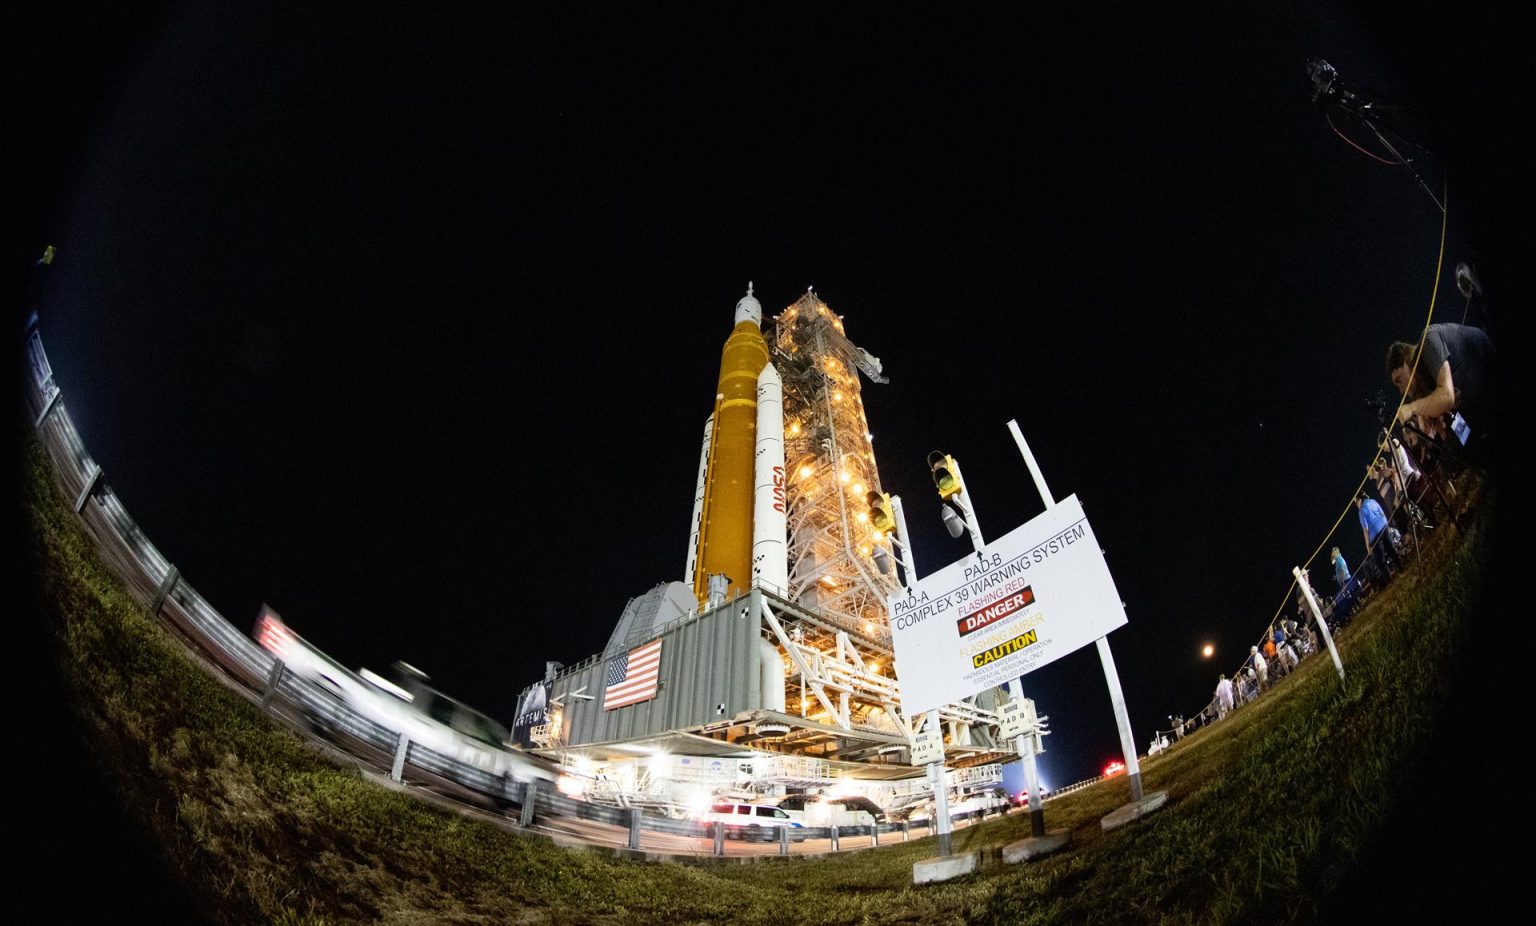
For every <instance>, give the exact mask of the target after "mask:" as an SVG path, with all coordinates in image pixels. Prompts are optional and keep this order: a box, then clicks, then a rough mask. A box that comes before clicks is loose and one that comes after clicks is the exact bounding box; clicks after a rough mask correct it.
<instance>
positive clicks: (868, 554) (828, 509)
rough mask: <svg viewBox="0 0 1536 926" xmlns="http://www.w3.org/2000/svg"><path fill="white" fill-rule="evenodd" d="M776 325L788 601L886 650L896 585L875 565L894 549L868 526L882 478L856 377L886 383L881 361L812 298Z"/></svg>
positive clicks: (810, 295)
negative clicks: (877, 556) (881, 550)
mask: <svg viewBox="0 0 1536 926" xmlns="http://www.w3.org/2000/svg"><path fill="white" fill-rule="evenodd" d="M774 323H775V329H776V333H775V337H774V364H775V365H776V366H777V367H778V370H779V375H780V376H781V377H782V379H783V382H784V462H785V469H786V472H787V475H788V487H787V495H788V500H789V517H788V525H787V535H788V536H787V542H788V551H787V558H788V564H789V588H788V589H787V592H788V595H787V597H789V598H790V599H792V600H794V601H796V602H798V603H800V604H802V605H804V606H806V607H807V608H811V609H814V610H815V611H818V612H819V613H821V614H822V615H824V616H825V617H827V618H828V619H830V620H831V621H832V622H834V623H836V624H838V625H839V626H840V627H842V629H844V630H851V631H854V632H856V633H861V634H862V635H865V636H873V637H874V638H875V639H876V640H878V641H879V642H881V643H882V644H884V645H885V646H887V647H889V645H890V639H891V637H890V628H889V627H888V626H887V624H886V620H887V617H886V605H885V602H886V599H887V598H888V597H889V596H890V594H891V593H892V592H893V591H895V589H896V581H895V579H894V578H892V577H890V576H888V575H885V574H883V573H881V571H880V570H879V569H878V568H877V567H876V565H875V560H874V553H875V549H876V547H877V546H880V545H883V544H888V543H889V541H888V539H887V538H885V537H883V536H881V534H880V533H879V532H878V531H876V530H875V529H874V528H873V527H872V526H871V525H870V523H869V509H868V504H867V502H866V501H865V499H866V497H867V496H868V493H870V492H871V491H875V492H878V491H880V472H879V469H878V468H877V467H876V466H875V451H874V447H873V444H872V440H873V438H872V436H871V434H870V432H869V422H868V421H867V420H866V419H865V417H864V401H863V395H862V391H861V389H860V383H859V375H858V374H859V371H861V370H862V371H863V372H864V374H865V375H866V376H868V377H869V378H870V379H871V380H872V381H874V382H877V383H884V382H886V380H885V379H884V378H883V377H882V376H881V375H880V369H881V368H880V361H879V360H877V359H875V358H874V357H872V356H871V355H870V354H869V352H868V351H866V350H864V349H862V348H859V347H855V346H854V344H853V342H852V341H850V340H848V336H847V334H846V333H845V332H844V331H843V320H842V318H841V317H840V316H838V315H837V314H836V313H834V312H833V311H832V310H831V309H830V308H829V307H828V306H827V304H826V303H825V302H822V301H821V299H820V298H818V297H817V295H816V293H815V292H814V291H812V290H806V292H805V295H803V296H801V297H800V299H799V301H797V302H796V303H795V304H794V305H791V306H790V307H789V308H787V309H785V310H784V311H783V312H782V313H780V314H779V315H778V316H776V317H775V318H774Z"/></svg>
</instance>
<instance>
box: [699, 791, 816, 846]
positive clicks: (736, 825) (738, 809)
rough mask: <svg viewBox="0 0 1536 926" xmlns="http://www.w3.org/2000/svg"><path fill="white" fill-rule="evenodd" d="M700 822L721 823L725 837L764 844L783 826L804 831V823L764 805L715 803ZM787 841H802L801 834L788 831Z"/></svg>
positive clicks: (729, 802) (802, 834)
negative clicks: (788, 838) (761, 841)
mask: <svg viewBox="0 0 1536 926" xmlns="http://www.w3.org/2000/svg"><path fill="white" fill-rule="evenodd" d="M700 819H701V820H703V821H704V822H706V823H724V824H725V827H726V828H725V835H726V836H727V837H728V838H736V839H748V840H763V841H765V842H768V841H772V840H774V839H777V838H778V831H779V830H780V829H782V828H784V827H788V828H789V829H791V830H795V831H799V830H802V829H804V824H802V823H800V822H799V821H796V820H792V819H790V816H789V814H787V813H785V812H784V811H783V810H781V809H779V808H778V807H773V806H770V805H768V804H747V803H739V802H735V801H716V802H715V803H713V804H711V805H710V807H709V810H708V811H707V812H706V813H705V814H704V815H703V816H702V817H700ZM790 838H791V839H794V840H795V841H796V842H798V841H800V840H802V839H804V838H805V834H804V833H801V832H792V833H791V834H790Z"/></svg>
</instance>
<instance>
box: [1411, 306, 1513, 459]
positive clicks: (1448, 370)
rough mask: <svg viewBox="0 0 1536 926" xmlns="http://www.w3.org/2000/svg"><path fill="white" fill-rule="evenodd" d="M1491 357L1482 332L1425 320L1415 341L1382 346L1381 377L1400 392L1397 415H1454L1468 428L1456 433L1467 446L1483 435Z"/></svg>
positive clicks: (1480, 442) (1491, 385) (1491, 397)
mask: <svg viewBox="0 0 1536 926" xmlns="http://www.w3.org/2000/svg"><path fill="white" fill-rule="evenodd" d="M1497 373H1498V370H1497V356H1496V353H1495V351H1494V347H1493V341H1492V340H1491V339H1490V338H1489V337H1488V334H1487V332H1485V331H1483V330H1482V329H1481V328H1474V327H1472V326H1470V325H1456V324H1448V323H1447V324H1437V325H1430V326H1429V328H1428V329H1427V330H1426V331H1425V332H1424V341H1423V344H1422V345H1421V346H1415V345H1413V344H1409V343H1407V342H1406V341H1394V342H1393V343H1392V346H1391V347H1389V348H1387V376H1388V377H1389V378H1391V380H1392V385H1394V386H1396V387H1397V391H1398V392H1400V393H1402V394H1403V395H1404V396H1406V397H1407V398H1408V399H1409V401H1407V402H1404V403H1403V406H1402V408H1400V409H1398V412H1397V420H1398V421H1399V422H1407V421H1409V420H1410V419H1412V418H1419V419H1421V420H1423V421H1426V422H1428V421H1430V420H1433V419H1436V418H1439V417H1440V416H1442V415H1447V414H1452V413H1455V414H1459V415H1460V416H1461V417H1462V418H1463V419H1464V420H1465V422H1466V423H1467V426H1468V428H1469V429H1470V433H1469V431H1468V430H1462V431H1461V432H1460V433H1458V434H1457V436H1458V437H1459V438H1460V440H1461V442H1462V443H1463V444H1466V445H1467V448H1468V451H1469V452H1472V450H1473V448H1474V446H1475V447H1477V448H1478V449H1483V448H1484V445H1485V444H1486V443H1487V441H1488V440H1489V431H1490V430H1491V425H1492V421H1491V418H1492V409H1493V403H1494V401H1495V399H1496V396H1495V394H1494V393H1495V392H1496V389H1495V381H1496V377H1497Z"/></svg>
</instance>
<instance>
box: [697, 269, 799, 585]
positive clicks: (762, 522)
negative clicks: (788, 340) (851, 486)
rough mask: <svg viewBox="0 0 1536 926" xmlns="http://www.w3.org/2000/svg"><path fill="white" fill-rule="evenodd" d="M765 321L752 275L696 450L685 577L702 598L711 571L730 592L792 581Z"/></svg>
mask: <svg viewBox="0 0 1536 926" xmlns="http://www.w3.org/2000/svg"><path fill="white" fill-rule="evenodd" d="M762 324H763V308H762V306H761V305H759V304H758V301H757V299H756V298H755V297H753V295H752V284H751V283H748V284H747V294H746V295H745V296H743V297H742V299H741V301H739V302H737V303H736V316H735V322H734V326H733V327H732V329H731V334H730V337H728V338H727V339H726V342H725V348H724V350H722V351H721V354H720V380H719V385H718V388H717V389H716V393H715V409H714V414H712V415H711V416H710V417H709V420H708V421H706V422H705V425H704V443H703V447H702V448H701V451H700V455H699V478H698V482H697V484H696V492H695V496H694V519H693V531H692V535H691V536H690V538H689V547H688V575H687V578H688V580H689V581H691V582H692V585H693V592H694V597H696V598H697V599H698V601H699V604H700V605H701V606H702V605H704V604H705V602H706V601H707V600H708V591H709V589H708V586H709V576H711V575H715V574H724V575H725V576H726V577H727V579H728V585H727V590H726V596H727V597H728V598H729V597H735V596H736V595H738V594H742V593H745V592H746V591H747V590H748V589H749V588H751V587H753V586H754V585H764V586H766V587H768V588H769V589H772V590H774V591H778V592H779V593H780V594H783V592H784V589H785V587H786V586H787V585H788V584H789V583H788V571H789V570H788V563H787V561H786V558H785V557H786V552H785V549H786V548H785V524H786V517H785V515H786V512H785V496H784V411H783V385H782V381H781V380H780V379H779V373H778V371H777V370H775V369H774V367H773V364H772V363H770V362H769V361H768V344H767V342H766V341H765V340H764V339H763V331H762Z"/></svg>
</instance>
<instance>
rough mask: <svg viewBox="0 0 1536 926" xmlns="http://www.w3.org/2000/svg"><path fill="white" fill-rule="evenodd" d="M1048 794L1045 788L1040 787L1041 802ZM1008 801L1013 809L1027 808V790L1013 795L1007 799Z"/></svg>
mask: <svg viewBox="0 0 1536 926" xmlns="http://www.w3.org/2000/svg"><path fill="white" fill-rule="evenodd" d="M1048 793H1050V792H1048V791H1046V790H1045V787H1044V786H1043V785H1042V786H1041V787H1040V800H1042V801H1043V800H1045V796H1046V795H1047V794H1048ZM1008 801H1009V803H1011V804H1012V805H1013V806H1015V807H1028V806H1029V789H1028V788H1026V789H1024V790H1023V791H1020V792H1019V793H1018V794H1015V795H1013V796H1012V797H1010V798H1009V799H1008Z"/></svg>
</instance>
